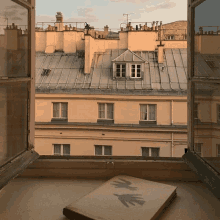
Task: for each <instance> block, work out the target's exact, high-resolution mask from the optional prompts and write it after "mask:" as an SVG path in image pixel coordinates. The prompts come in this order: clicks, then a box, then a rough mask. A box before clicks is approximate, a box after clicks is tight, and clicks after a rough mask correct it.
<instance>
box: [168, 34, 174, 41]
mask: <svg viewBox="0 0 220 220" xmlns="http://www.w3.org/2000/svg"><path fill="white" fill-rule="evenodd" d="M167 40H175V37H174V35H168V36H167Z"/></svg>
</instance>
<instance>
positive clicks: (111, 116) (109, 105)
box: [107, 104, 113, 119]
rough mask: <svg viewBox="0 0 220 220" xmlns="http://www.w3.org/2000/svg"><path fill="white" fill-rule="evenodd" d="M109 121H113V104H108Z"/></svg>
mask: <svg viewBox="0 0 220 220" xmlns="http://www.w3.org/2000/svg"><path fill="white" fill-rule="evenodd" d="M107 119H113V104H107Z"/></svg>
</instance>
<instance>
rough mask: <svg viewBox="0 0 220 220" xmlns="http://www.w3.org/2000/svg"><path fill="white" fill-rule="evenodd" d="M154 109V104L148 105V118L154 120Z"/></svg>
mask: <svg viewBox="0 0 220 220" xmlns="http://www.w3.org/2000/svg"><path fill="white" fill-rule="evenodd" d="M155 109H156V108H155V105H149V120H156V117H155Z"/></svg>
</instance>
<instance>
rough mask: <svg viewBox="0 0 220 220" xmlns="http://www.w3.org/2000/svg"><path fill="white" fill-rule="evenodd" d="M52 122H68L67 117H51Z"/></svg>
mask: <svg viewBox="0 0 220 220" xmlns="http://www.w3.org/2000/svg"><path fill="white" fill-rule="evenodd" d="M51 122H52V123H64V122H68V119H67V118H52V119H51Z"/></svg>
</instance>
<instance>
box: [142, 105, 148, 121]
mask: <svg viewBox="0 0 220 220" xmlns="http://www.w3.org/2000/svg"><path fill="white" fill-rule="evenodd" d="M141 120H147V105H141Z"/></svg>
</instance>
